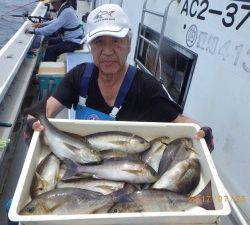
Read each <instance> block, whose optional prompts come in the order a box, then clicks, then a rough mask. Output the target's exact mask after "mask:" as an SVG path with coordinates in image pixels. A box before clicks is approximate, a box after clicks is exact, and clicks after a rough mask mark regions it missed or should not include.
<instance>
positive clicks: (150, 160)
mask: <svg viewBox="0 0 250 225" xmlns="http://www.w3.org/2000/svg"><path fill="white" fill-rule="evenodd" d="M169 141H170V138H169V137H159V138H156V139H154V140H152V141H150V145H151V147H150V149H148V150H147V151H145V152H144V153H143V155H142V161H143V162H145V163H147V164H148V165H149V166H151V167H152V168H153V169H154V170H155V171H156V172H158V168H159V164H160V161H161V158H162V155H163V152H164V150H165V149H166V147H167V144H168V143H169Z"/></svg>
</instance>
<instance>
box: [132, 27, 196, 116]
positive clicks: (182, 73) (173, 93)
mask: <svg viewBox="0 0 250 225" xmlns="http://www.w3.org/2000/svg"><path fill="white" fill-rule="evenodd" d="M140 26H141V25H140ZM141 35H142V36H144V37H145V38H147V39H148V40H150V41H151V42H152V43H153V44H155V45H157V46H158V43H159V39H160V34H159V33H158V32H156V31H154V30H152V29H151V28H149V27H147V26H143V27H142V29H141ZM137 49H138V50H137V51H136V52H137V54H136V55H135V61H136V62H137V65H138V66H139V67H140V68H141V69H142V70H145V71H147V72H150V73H151V74H152V75H154V76H155V77H156V78H157V79H158V80H159V81H160V82H161V83H162V84H163V86H164V87H165V88H166V90H167V92H168V94H169V96H170V98H171V99H172V100H173V102H174V103H175V104H176V106H177V107H178V108H179V110H180V111H181V112H183V109H184V105H185V101H186V98H187V94H188V89H189V86H190V83H191V79H192V75H193V71H194V67H195V64H196V60H197V54H195V53H193V52H192V51H190V50H189V49H187V48H185V47H183V46H181V45H179V44H177V43H176V42H174V41H172V40H170V39H169V38H166V37H164V38H163V42H162V46H161V47H160V57H159V60H158V66H157V69H156V70H155V61H156V60H155V59H156V53H157V49H155V48H154V47H153V46H152V45H150V44H148V43H147V42H146V41H145V40H143V39H140V40H139V43H137Z"/></svg>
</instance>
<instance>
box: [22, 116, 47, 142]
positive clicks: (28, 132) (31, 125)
mask: <svg viewBox="0 0 250 225" xmlns="http://www.w3.org/2000/svg"><path fill="white" fill-rule="evenodd" d="M34 130H35V131H43V130H44V127H43V126H42V125H41V124H40V121H38V120H37V119H36V118H34V117H32V116H30V115H29V116H28V118H27V124H26V128H25V130H24V132H23V139H24V141H25V142H26V143H27V145H29V144H30V141H31V137H32V134H33V131H34Z"/></svg>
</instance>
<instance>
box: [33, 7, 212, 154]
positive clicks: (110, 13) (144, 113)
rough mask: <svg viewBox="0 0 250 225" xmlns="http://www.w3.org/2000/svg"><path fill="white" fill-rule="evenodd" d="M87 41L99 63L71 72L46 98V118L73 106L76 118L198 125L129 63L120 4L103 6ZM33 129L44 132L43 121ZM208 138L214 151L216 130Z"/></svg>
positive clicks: (204, 132)
mask: <svg viewBox="0 0 250 225" xmlns="http://www.w3.org/2000/svg"><path fill="white" fill-rule="evenodd" d="M85 39H86V43H88V44H89V45H90V47H91V54H92V56H93V61H94V63H83V64H80V65H78V66H76V67H75V68H73V69H72V70H71V71H69V72H68V74H66V76H65V78H64V79H63V80H62V82H61V84H60V85H59V87H58V88H57V90H56V92H55V93H54V94H53V95H52V96H51V97H50V98H49V99H48V100H47V105H46V116H47V117H54V116H55V115H56V114H57V113H58V112H59V111H60V110H62V109H63V108H64V107H67V108H71V107H72V105H73V107H74V109H75V110H76V119H99V120H118V121H147V122H174V123H190V122H191V123H197V122H196V121H194V120H193V119H191V118H188V117H186V116H184V115H182V114H180V113H179V111H178V110H177V108H176V107H175V106H174V104H173V103H172V101H171V100H170V99H169V97H168V94H167V93H166V91H165V90H164V88H163V86H162V85H161V83H160V82H158V81H157V80H156V79H155V78H154V77H152V76H151V75H149V74H146V73H144V72H143V71H141V70H140V69H139V68H136V67H134V66H131V65H129V64H128V63H127V57H128V54H129V52H130V49H131V29H130V22H129V19H128V17H127V15H126V14H125V13H124V11H123V10H122V8H120V6H118V5H114V4H104V5H101V6H100V7H98V8H96V9H95V10H93V11H92V12H91V13H90V14H89V16H88V20H87V34H86V38H85ZM32 127H33V129H35V130H40V131H41V130H43V129H44V127H43V126H42V125H41V124H40V122H39V121H37V122H35V123H33V125H32ZM203 137H204V138H205V140H206V142H207V144H208V146H209V149H210V150H213V142H212V140H213V136H212V130H211V128H208V127H204V128H202V129H201V130H200V131H199V132H198V133H197V138H203Z"/></svg>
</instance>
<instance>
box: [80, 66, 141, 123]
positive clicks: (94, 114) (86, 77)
mask: <svg viewBox="0 0 250 225" xmlns="http://www.w3.org/2000/svg"><path fill="white" fill-rule="evenodd" d="M94 66H95V65H94V63H88V64H87V65H86V68H85V70H84V73H83V76H82V79H81V86H80V95H79V102H78V104H77V107H76V119H77V120H115V119H116V115H117V114H118V112H119V110H120V109H121V107H122V103H123V101H124V99H125V97H126V95H127V93H128V90H129V89H130V87H131V84H132V81H133V80H134V77H135V73H136V67H134V66H131V65H129V67H128V70H127V72H126V74H125V77H124V79H123V82H122V85H121V87H120V90H119V92H118V95H117V97H116V100H115V104H114V107H113V109H112V111H111V113H110V114H106V113H103V112H100V111H98V110H95V109H92V108H90V107H87V106H86V101H87V98H88V96H87V93H88V86H89V81H90V78H91V75H92V72H93V70H94Z"/></svg>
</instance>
